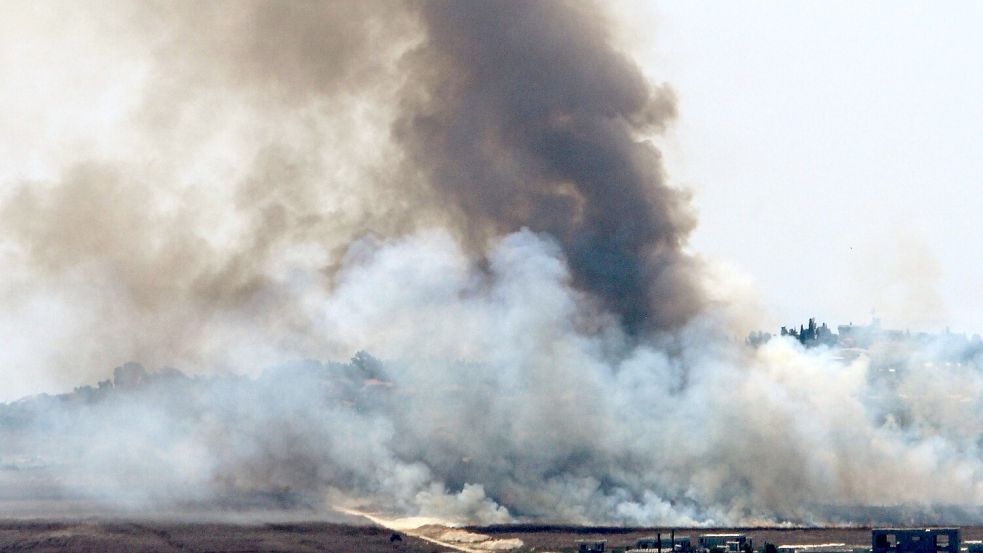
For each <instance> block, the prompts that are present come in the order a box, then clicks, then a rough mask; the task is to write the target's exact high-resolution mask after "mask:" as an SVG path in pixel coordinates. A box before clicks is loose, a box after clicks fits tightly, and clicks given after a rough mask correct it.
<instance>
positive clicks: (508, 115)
mask: <svg viewBox="0 0 983 553" xmlns="http://www.w3.org/2000/svg"><path fill="white" fill-rule="evenodd" d="M422 18H423V21H424V24H425V26H426V31H427V41H426V43H425V44H424V46H423V47H421V48H420V49H418V50H416V51H414V52H412V53H411V55H410V60H409V61H410V63H411V64H412V66H413V68H414V69H417V71H418V73H417V74H419V75H421V77H422V78H420V79H414V80H413V81H411V83H410V90H411V93H410V94H407V97H406V100H405V103H406V104H407V108H408V112H407V113H406V114H405V115H403V116H402V117H401V118H400V120H399V121H397V127H396V131H397V137H398V139H399V141H400V142H401V143H402V144H403V145H404V146H405V148H406V150H407V152H408V157H409V159H410V161H411V162H412V164H413V169H414V170H418V171H421V172H423V173H425V174H426V175H427V176H428V177H429V182H430V183H431V185H432V186H433V187H434V188H435V189H436V190H437V194H438V198H439V199H440V200H441V201H446V202H447V203H448V204H450V205H452V206H453V207H455V208H456V209H457V210H459V212H460V213H458V214H456V215H457V217H458V218H459V219H460V220H461V221H462V222H463V225H464V226H465V228H466V230H467V236H468V237H469V238H472V239H484V238H487V237H488V236H489V235H492V236H495V235H500V234H502V233H504V232H514V231H516V230H519V229H521V228H523V227H528V228H530V229H533V230H537V231H543V232H547V233H549V234H550V235H551V236H553V237H554V238H555V239H557V240H558V241H559V242H560V243H561V244H562V245H563V249H564V254H565V256H566V258H567V261H568V263H569V264H570V267H571V270H572V272H573V276H574V281H575V284H576V285H578V286H580V287H582V288H585V289H587V290H589V291H591V292H592V293H594V294H595V295H596V296H597V297H599V298H601V299H602V300H603V301H604V303H605V306H606V307H607V308H608V309H610V310H612V311H614V312H616V313H618V314H619V315H621V316H622V317H623V320H624V322H625V324H626V325H627V326H628V327H629V328H631V329H633V330H635V329H646V328H648V329H661V328H666V327H670V328H671V327H675V326H678V325H680V324H682V323H685V322H686V320H687V319H688V318H689V317H691V316H692V315H693V314H694V313H696V312H697V311H698V310H699V307H700V301H699V294H698V292H697V290H696V287H695V286H693V285H692V275H691V274H690V267H689V266H690V264H691V262H690V261H689V260H688V259H687V258H686V257H685V256H684V255H682V254H681V252H680V248H681V246H682V244H683V242H684V241H685V239H686V236H687V234H688V232H689V230H690V229H691V228H692V226H693V220H692V217H691V215H690V213H689V210H688V209H687V204H686V198H685V196H684V195H683V194H681V193H680V192H679V191H678V190H676V189H673V188H669V187H668V186H666V185H665V183H664V176H663V173H662V166H661V164H660V159H659V153H658V151H657V150H656V149H655V148H654V147H652V146H651V145H650V144H648V143H646V142H643V141H640V140H639V139H638V135H639V134H640V133H644V132H650V131H652V130H658V129H661V128H662V127H663V126H664V125H665V124H666V122H667V121H668V120H669V119H670V118H672V116H673V115H674V114H675V101H674V98H673V96H672V93H671V92H669V91H668V90H666V89H653V88H652V86H651V85H650V84H649V83H648V82H646V81H645V80H644V79H643V77H642V75H641V73H640V71H639V70H638V68H637V67H635V66H634V65H633V64H632V63H631V62H630V61H629V60H628V59H627V58H626V57H625V56H624V55H623V54H621V53H619V52H616V51H614V50H613V49H612V47H611V46H610V37H609V30H608V29H607V28H606V27H605V26H604V25H601V24H599V23H598V22H599V21H603V14H601V13H597V10H596V9H595V8H594V7H592V6H587V5H584V4H555V3H536V2H518V3H516V4H514V5H512V6H510V7H509V8H508V9H503V7H502V6H501V5H499V4H496V3H479V4H472V3H428V4H424V6H423V7H422Z"/></svg>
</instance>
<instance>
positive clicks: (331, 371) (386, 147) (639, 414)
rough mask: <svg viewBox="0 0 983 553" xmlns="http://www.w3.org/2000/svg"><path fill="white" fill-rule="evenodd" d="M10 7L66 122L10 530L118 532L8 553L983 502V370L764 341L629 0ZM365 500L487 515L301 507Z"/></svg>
mask: <svg viewBox="0 0 983 553" xmlns="http://www.w3.org/2000/svg"><path fill="white" fill-rule="evenodd" d="M5 8H6V11H8V12H9V13H8V16H9V17H6V18H5V19H8V20H13V21H16V24H15V25H13V26H11V29H12V33H11V35H10V36H13V37H15V38H14V39H13V40H11V41H10V42H11V43H10V44H9V46H10V48H4V50H5V51H10V52H15V54H12V55H11V56H9V57H10V60H13V61H10V62H9V63H14V64H17V63H19V64H21V65H23V67H21V65H17V66H16V68H19V69H23V71H24V72H25V73H24V74H27V75H35V76H36V77H37V78H38V79H41V77H43V79H41V80H42V81H43V82H45V83H48V84H47V85H46V87H45V90H46V91H48V92H47V93H49V94H51V97H50V98H48V97H46V98H47V99H46V102H48V104H50V105H51V106H53V107H51V109H50V110H48V109H45V110H43V111H44V113H45V114H48V118H49V119H51V120H57V121H59V122H60V123H59V125H55V126H54V127H50V128H49V126H43V125H42V126H41V130H38V129H36V128H35V127H34V126H33V125H28V124H24V125H23V127H24V128H23V129H21V131H23V132H22V134H21V135H20V136H23V139H22V140H23V141H24V143H25V144H27V145H28V146H29V147H24V148H23V149H21V147H20V146H18V145H17V144H11V148H12V151H15V154H12V155H13V157H15V158H17V159H23V160H24V161H22V163H21V164H20V165H17V166H16V167H18V168H19V169H2V170H0V179H2V183H3V187H2V189H0V274H2V275H3V277H2V279H0V337H2V346H3V347H2V349H0V391H2V393H3V396H2V399H3V401H4V403H0V507H2V509H0V517H3V516H10V517H15V518H16V517H21V518H23V517H36V518H37V519H39V520H49V519H52V518H56V519H59V520H82V521H83V522H50V523H49V522H44V523H36V522H6V523H3V525H2V526H0V544H2V546H0V550H4V551H6V550H45V549H49V550H50V549H56V548H64V549H69V550H73V549H74V550H78V551H85V550H113V549H116V550H133V549H148V550H150V549H153V550H162V551H163V550H170V549H190V550H242V551H246V550H293V551H300V550H305V549H311V550H317V549H325V550H335V551H342V550H358V551H430V550H433V549H441V548H444V547H449V546H447V545H446V544H448V543H451V544H453V545H454V547H457V548H459V549H463V550H475V549H490V550H494V549H505V548H511V547H513V546H515V547H519V548H526V549H530V550H531V549H533V548H535V549H536V550H537V551H542V550H557V549H562V548H566V547H571V546H572V544H571V543H570V540H571V539H573V538H574V537H576V536H586V537H594V536H595V535H602V534H603V535H605V536H611V537H610V540H611V541H612V543H619V544H620V543H621V542H622V541H625V542H626V543H627V542H629V541H631V539H633V538H634V537H636V536H637V533H639V532H642V531H641V530H638V531H636V530H628V529H621V530H616V529H606V530H603V531H601V530H596V531H595V530H590V529H577V528H574V527H543V528H538V527H535V526H526V527H509V526H503V527H499V526H490V525H503V524H530V525H536V524H542V523H546V522H549V523H552V522H555V521H561V522H563V523H564V524H577V525H586V526H590V527H593V526H595V525H613V526H618V527H624V528H634V527H651V526H653V525H674V526H680V527H700V528H704V527H715V526H752V527H773V526H780V527H784V526H802V525H805V526H823V525H832V526H849V525H856V524H861V525H869V524H879V523H886V524H891V523H905V522H909V521H914V522H919V523H922V522H925V523H942V522H945V523H965V524H973V523H977V522H979V521H980V520H983V514H981V511H980V507H979V506H980V505H983V455H981V444H983V433H981V432H983V408H981V407H983V371H981V370H980V368H979V364H978V362H977V360H976V359H975V358H971V359H967V360H966V361H965V363H960V364H958V365H954V366H947V367H945V368H944V369H938V368H937V367H934V366H933V367H931V368H930V367H929V366H927V365H926V364H925V363H908V362H906V361H905V360H904V359H902V360H900V361H898V362H897V363H895V364H894V365H892V366H891V368H890V377H889V378H888V377H885V376H884V374H882V373H880V372H878V371H877V370H873V369H872V365H871V360H870V358H869V356H866V355H864V354H862V353H857V352H853V353H852V354H851V355H850V356H849V357H844V356H842V355H839V354H838V353H837V352H835V351H832V350H830V349H829V348H825V347H816V348H812V349H806V348H804V347H802V344H801V343H799V342H797V341H795V340H791V339H784V338H776V339H774V340H771V341H768V342H767V343H763V344H761V345H760V346H759V347H754V348H752V347H748V346H747V345H746V344H744V343H743V342H742V341H741V340H735V339H734V336H733V332H734V329H735V328H746V326H747V318H748V317H749V313H751V312H753V311H754V306H755V302H754V300H753V294H750V293H749V292H748V291H747V290H745V289H744V288H743V287H742V286H741V285H740V282H739V279H735V278H733V275H731V274H730V273H728V272H727V271H724V270H722V269H721V268H720V267H719V266H718V265H717V264H716V263H714V261H713V260H711V259H707V258H704V257H701V256H699V255H697V254H695V253H693V252H692V251H690V250H689V248H688V240H689V237H690V234H691V232H692V231H693V229H694V228H695V226H696V222H697V219H696V214H695V213H694V210H693V208H692V207H691V205H690V193H689V192H688V191H686V190H684V189H683V188H681V187H679V186H678V185H676V184H675V183H672V182H671V181H670V177H669V175H667V173H666V170H665V168H664V166H663V160H662V154H661V152H660V150H659V144H661V143H662V142H661V141H663V140H665V137H664V132H665V131H666V129H667V128H669V127H670V126H671V124H672V122H673V119H674V117H675V116H676V113H677V98H676V95H675V93H674V92H673V90H672V88H671V86H670V85H668V84H664V83H661V82H659V81H658V80H657V78H654V77H653V76H652V75H649V74H648V73H647V72H644V71H642V69H641V68H640V67H639V66H638V64H637V63H636V61H635V59H634V58H633V57H632V55H631V53H630V52H627V51H626V50H625V48H624V45H625V44H624V42H625V40H624V37H623V36H621V35H620V34H619V31H618V26H617V22H618V20H617V18H616V17H615V15H613V13H609V11H608V10H606V9H605V6H604V5H603V4H602V3H597V4H595V3H589V2H565V1H558V2H533V1H525V0H519V1H514V2H510V3H508V4H507V5H503V4H501V3H496V2H434V1H407V2H365V1H362V0H358V1H333V2H303V1H298V2H260V1H235V2H232V1H228V2H226V1H219V2H209V3H207V4H202V3H190V2H126V1H120V2H116V1H106V2H97V3H96V4H94V5H82V4H76V3H64V4H50V5H46V6H42V7H40V8H36V7H35V6H34V4H33V3H31V2H23V3H21V2H13V3H11V4H10V5H9V6H5ZM3 24H4V25H8V26H9V25H10V24H9V23H3ZM4 28H6V27H4ZM53 29H55V30H58V32H55V31H53ZM63 29H67V30H68V31H70V32H61V30H63ZM13 31H16V33H13ZM6 40H7V39H6V38H4V37H0V41H6ZM0 45H2V46H8V45H7V43H6V42H3V43H0ZM15 46H16V48H14V47H15ZM16 52H20V54H16ZM24 60H27V61H24ZM32 71H33V72H32ZM38 75H40V76H38ZM31 82H33V81H31ZM35 96H36V95H35V94H28V93H26V92H25V93H24V98H27V99H26V100H24V101H25V102H28V103H30V102H29V100H31V99H32V98H34V97H35ZM78 98H82V99H84V100H85V101H84V102H81V103H79V102H80V100H78ZM48 104H46V105H48ZM32 105H33V104H32ZM56 108H57V109H56ZM42 119H43V120H45V121H48V119H44V118H42ZM64 137H69V138H64ZM15 146H16V148H15ZM16 152H19V154H16ZM923 346H924V348H925V349H926V350H927V353H926V354H925V355H918V356H912V357H911V358H912V359H915V358H918V359H923V358H926V356H929V355H930V354H931V351H930V350H931V349H932V348H933V344H930V343H926V344H923ZM114 367H115V369H114ZM175 367H176V368H175ZM954 398H958V401H956V400H954ZM340 510H354V511H366V512H377V513H385V514H386V516H391V517H393V518H399V517H431V518H434V519H437V520H440V521H443V522H444V523H446V524H447V525H469V524H470V525H478V526H476V527H475V528H473V529H471V528H468V529H466V530H461V529H457V530H455V529H452V528H450V527H449V526H448V527H440V528H436V529H433V528H431V529H430V530H426V531H423V532H422V533H421V534H420V535H419V536H417V537H414V536H412V535H408V536H403V537H401V539H400V540H399V541H390V539H391V538H392V537H393V536H392V532H390V531H383V530H379V529H378V528H373V527H368V526H366V527H362V526H346V525H332V524H327V523H324V522H319V523H309V524H307V523H305V524H298V525H288V526H283V525H280V526H278V525H274V524H272V523H273V522H276V521H287V520H320V521H323V520H328V519H330V517H332V516H334V515H333V514H332V513H336V512H337V511H340ZM197 513H202V516H201V517H198V516H197ZM216 513H218V514H220V515H221V516H218V515H215V514H216ZM175 514H180V515H181V516H180V517H177V519H180V522H173V523H170V522H160V521H161V520H171V519H169V518H168V517H170V516H173V515H175ZM212 516H218V519H220V520H221V521H223V522H221V523H219V522H216V523H205V522H201V521H199V519H200V520H202V521H203V520H206V519H209V517H212ZM88 517H99V518H98V519H96V520H91V519H90V518H88ZM223 517H224V518H223ZM189 519H190V521H189ZM226 519H233V521H234V522H235V523H236V524H231V525H230V524H229V523H227V520H226ZM274 519H275V520H274ZM113 520H124V521H133V520H136V521H149V522H118V523H117V522H111V521H113ZM237 524H238V525H237ZM431 531H432V533H431ZM976 531H977V530H976V529H972V530H967V532H970V533H973V532H976ZM816 532H820V533H821V535H819V534H815V533H816ZM853 532H860V531H859V530H856V531H855V530H852V529H851V530H823V531H819V530H787V531H786V530H781V531H779V530H760V531H759V530H754V531H753V532H752V534H755V535H758V534H760V535H762V536H781V539H785V540H793V541H794V540H800V539H801V540H814V539H816V540H822V541H830V540H840V539H842V540H843V541H853V540H854V537H853V536H854V534H853ZM827 534H828V535H827ZM858 536H859V534H858ZM857 539H858V540H859V537H858V538H857ZM428 540H436V542H434V541H428ZM776 541H777V538H776ZM859 541H860V542H861V543H863V541H864V540H859ZM520 544H521V545H520ZM441 550H442V549H441Z"/></svg>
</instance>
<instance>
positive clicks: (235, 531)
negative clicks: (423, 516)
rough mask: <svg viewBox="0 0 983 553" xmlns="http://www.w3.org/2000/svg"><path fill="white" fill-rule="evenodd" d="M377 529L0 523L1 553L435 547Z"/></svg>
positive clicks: (363, 552) (412, 550) (390, 552)
mask: <svg viewBox="0 0 983 553" xmlns="http://www.w3.org/2000/svg"><path fill="white" fill-rule="evenodd" d="M392 534H393V532H392V531H390V530H386V529H383V528H379V527H374V526H350V525H342V524H324V523H300V524H256V525H239V524H219V523H207V524H189V523H155V522H147V521H140V522H110V521H82V522H42V521H20V520H17V521H0V552H11V551H31V552H35V551H51V552H54V551H59V552H61V551H69V552H77V553H82V552H85V553H88V552H96V551H99V552H117V551H118V552H129V551H161V552H169V551H202V552H204V551H236V552H247V551H331V552H337V553H346V552H358V553H424V552H426V553H430V552H431V551H433V550H434V547H433V544H431V543H428V542H425V541H422V540H419V539H416V538H413V537H410V536H406V535H405V534H401V535H400V536H401V538H402V539H401V540H400V541H395V542H391V541H390V537H391V536H392Z"/></svg>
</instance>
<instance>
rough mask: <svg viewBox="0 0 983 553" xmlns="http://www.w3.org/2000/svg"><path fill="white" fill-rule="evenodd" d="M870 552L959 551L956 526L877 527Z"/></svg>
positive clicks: (918, 552)
mask: <svg viewBox="0 0 983 553" xmlns="http://www.w3.org/2000/svg"><path fill="white" fill-rule="evenodd" d="M870 541H871V553H959V529H958V528H925V529H911V528H878V529H875V530H873V531H872V532H871V538H870Z"/></svg>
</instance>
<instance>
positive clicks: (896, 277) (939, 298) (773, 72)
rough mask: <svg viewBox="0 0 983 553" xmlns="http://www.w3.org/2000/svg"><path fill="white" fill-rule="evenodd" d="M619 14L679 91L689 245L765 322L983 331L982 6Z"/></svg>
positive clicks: (732, 7)
mask: <svg viewBox="0 0 983 553" xmlns="http://www.w3.org/2000/svg"><path fill="white" fill-rule="evenodd" d="M621 8H623V9H622V12H623V13H624V14H627V15H629V17H628V20H629V21H630V22H631V23H630V25H631V29H630V34H629V35H628V37H629V39H631V40H634V41H635V42H636V44H641V45H642V46H641V49H640V50H639V52H638V53H637V55H638V58H639V61H640V62H641V63H642V64H643V65H644V66H645V68H646V71H647V73H648V74H650V75H651V76H652V77H653V78H654V79H657V80H660V81H666V82H668V83H670V84H671V85H672V86H673V88H674V89H675V90H676V91H677V93H678V95H679V110H680V117H679V119H678V121H677V123H676V126H675V128H674V130H673V131H672V133H671V135H670V137H669V144H668V145H667V146H666V147H665V148H664V149H665V156H666V160H667V165H668V170H669V172H670V178H671V179H672V181H673V182H674V183H676V184H677V185H680V184H681V185H684V186H686V187H689V188H691V189H692V190H693V192H694V202H695V205H696V207H697V209H698V211H699V215H700V224H699V227H698V229H697V231H696V233H695V234H694V236H693V238H692V242H691V248H692V250H693V251H695V252H697V253H700V254H703V255H706V256H709V257H712V258H716V259H718V260H721V261H724V262H726V263H728V264H730V265H731V266H733V267H734V268H736V269H737V270H739V271H741V272H743V273H745V274H746V275H748V276H749V277H750V278H751V279H752V282H753V286H754V288H755V290H756V291H757V294H758V296H759V297H760V299H761V301H762V303H763V305H764V307H765V312H766V314H767V317H768V319H771V320H773V321H774V323H775V324H776V326H777V324H779V323H784V322H788V323H798V322H801V321H804V320H805V319H806V318H807V317H808V316H810V315H815V316H817V317H819V318H820V319H821V320H828V321H829V322H830V323H834V324H837V323H846V322H848V321H853V322H855V323H859V322H866V321H867V320H868V319H869V318H870V315H871V309H876V311H877V314H878V315H879V316H880V317H881V318H882V319H883V322H884V324H885V325H886V326H890V327H897V328H905V327H910V328H911V329H912V330H915V329H924V330H930V331H937V330H939V329H941V328H943V327H944V326H946V325H949V326H951V327H952V330H953V331H960V332H969V333H973V332H983V286H981V283H983V260H981V258H980V254H981V253H983V232H981V231H980V226H981V214H983V191H981V187H980V184H981V183H983V155H981V153H983V149H981V145H983V103H981V99H983V63H981V57H983V43H981V40H980V32H981V29H983V4H979V3H971V2H964V3H955V2H949V3H929V2H920V3H914V2H892V3H890V4H889V3H886V2H881V3H866V2H860V3H858V2H835V3H834V2H812V3H803V2H739V3H737V2H734V3H732V2H661V3H658V4H654V5H653V4H641V3H634V4H627V5H624V6H621ZM639 11H641V12H644V14H642V13H639Z"/></svg>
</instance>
